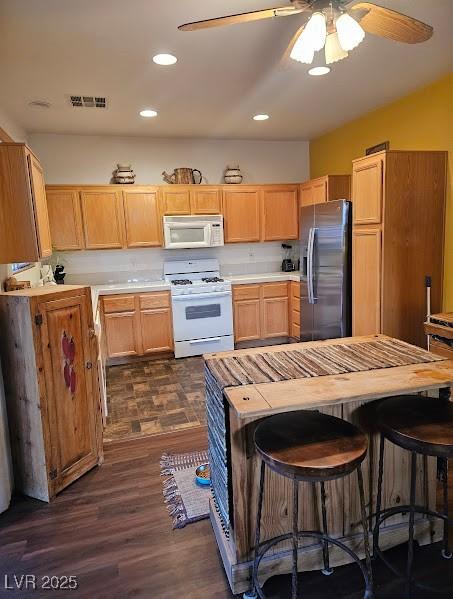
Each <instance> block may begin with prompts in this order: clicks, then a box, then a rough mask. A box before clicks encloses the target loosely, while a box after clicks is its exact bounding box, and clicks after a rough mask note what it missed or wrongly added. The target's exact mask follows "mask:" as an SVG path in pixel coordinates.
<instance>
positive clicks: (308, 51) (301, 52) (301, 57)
mask: <svg viewBox="0 0 453 599" xmlns="http://www.w3.org/2000/svg"><path fill="white" fill-rule="evenodd" d="M305 31H306V29H304V30H303V31H302V33H301V34H300V35H299V37H298V38H297V41H296V43H295V44H294V46H293V49H292V50H291V54H290V57H291V58H292V59H293V60H297V61H298V62H303V63H305V64H311V63H312V62H313V58H314V56H315V51H314V49H313V46H312V45H311V44H310V41H309V40H308V39H307V38H306V36H304V32H305Z"/></svg>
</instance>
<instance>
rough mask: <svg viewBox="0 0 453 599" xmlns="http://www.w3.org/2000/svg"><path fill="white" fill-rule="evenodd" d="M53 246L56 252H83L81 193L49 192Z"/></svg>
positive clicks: (51, 190) (48, 200) (71, 191)
mask: <svg viewBox="0 0 453 599" xmlns="http://www.w3.org/2000/svg"><path fill="white" fill-rule="evenodd" d="M46 195H47V209H48V211H49V222H50V233H51V236H52V246H53V248H54V249H56V250H82V249H83V247H84V242H83V227H82V212H81V209H80V197H79V192H78V191H74V190H53V189H49V190H47V194H46Z"/></svg>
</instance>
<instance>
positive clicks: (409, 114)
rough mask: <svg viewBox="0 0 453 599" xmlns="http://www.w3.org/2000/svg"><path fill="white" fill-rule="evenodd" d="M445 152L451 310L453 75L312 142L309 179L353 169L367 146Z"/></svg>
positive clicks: (447, 300) (447, 305)
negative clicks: (352, 165) (386, 144)
mask: <svg viewBox="0 0 453 599" xmlns="http://www.w3.org/2000/svg"><path fill="white" fill-rule="evenodd" d="M387 140H388V141H390V148H391V149H393V150H448V191H447V222H446V239H445V279H444V310H448V311H453V191H452V181H453V74H449V75H447V76H445V77H442V79H440V80H439V81H436V82H435V83H433V84H431V85H429V86H428V87H424V88H423V89H420V90H418V91H416V92H414V93H412V94H410V95H409V96H406V97H404V98H402V99H400V100H398V101H396V102H393V103H392V104H389V105H387V106H384V107H382V108H379V109H378V110H375V111H374V112H370V113H369V114H366V115H364V116H363V117H360V118H358V119H356V120H354V121H351V122H350V123H347V124H346V125H342V126H341V127H340V128H339V129H336V130H335V131H331V132H329V133H326V134H325V135H323V136H321V137H319V138H318V139H314V140H312V141H311V142H310V171H311V176H312V177H319V176H321V175H327V174H333V175H335V174H343V173H350V172H351V161H352V160H353V159H354V158H358V157H359V156H364V155H365V148H367V147H370V146H373V145H375V144H378V143H380V142H383V141H387Z"/></svg>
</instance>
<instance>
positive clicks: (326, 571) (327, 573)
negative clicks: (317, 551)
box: [321, 482, 333, 576]
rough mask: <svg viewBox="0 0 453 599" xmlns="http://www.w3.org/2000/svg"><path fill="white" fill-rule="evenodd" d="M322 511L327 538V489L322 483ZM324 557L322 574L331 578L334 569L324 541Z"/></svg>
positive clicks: (323, 526)
mask: <svg viewBox="0 0 453 599" xmlns="http://www.w3.org/2000/svg"><path fill="white" fill-rule="evenodd" d="M321 511H322V532H323V533H324V534H325V535H326V536H327V534H328V530H327V511H326V487H325V484H324V483H323V482H322V483H321ZM322 556H323V560H324V570H322V573H323V574H324V576H330V575H331V574H333V569H332V568H331V567H330V562H329V543H328V542H327V541H323V544H322Z"/></svg>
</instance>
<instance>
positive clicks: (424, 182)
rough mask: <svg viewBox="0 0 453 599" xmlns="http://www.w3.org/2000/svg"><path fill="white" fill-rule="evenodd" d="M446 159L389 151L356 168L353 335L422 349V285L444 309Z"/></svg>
mask: <svg viewBox="0 0 453 599" xmlns="http://www.w3.org/2000/svg"><path fill="white" fill-rule="evenodd" d="M446 159H447V154H446V152H423V151H386V152H379V153H377V154H373V155H372V156H367V157H364V158H359V159H358V160H355V161H354V163H353V182H352V189H353V196H352V202H353V221H354V227H353V335H366V334H373V333H383V334H386V335H389V336H391V337H396V338H398V339H403V340H404V341H407V342H409V343H414V344H415V345H419V346H425V344H426V338H425V335H424V331H423V322H424V320H425V315H426V289H425V277H426V276H430V277H431V281H432V292H431V305H432V310H433V311H434V312H435V311H440V310H441V308H442V291H443V289H442V286H443V252H444V226H445V225H444V214H445V191H446Z"/></svg>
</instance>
